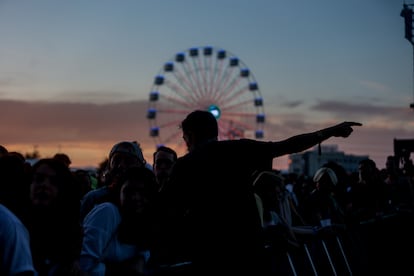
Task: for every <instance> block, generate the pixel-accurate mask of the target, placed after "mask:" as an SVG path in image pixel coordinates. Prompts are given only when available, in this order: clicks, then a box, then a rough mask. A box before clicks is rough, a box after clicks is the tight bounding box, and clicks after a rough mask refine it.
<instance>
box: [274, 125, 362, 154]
mask: <svg viewBox="0 0 414 276" xmlns="http://www.w3.org/2000/svg"><path fill="white" fill-rule="evenodd" d="M354 126H362V124H361V123H357V122H343V123H340V124H337V125H334V126H331V127H328V128H324V129H321V130H318V131H315V132H311V133H304V134H299V135H295V136H292V137H290V138H288V139H286V140H283V141H280V142H279V143H278V149H279V154H278V155H279V156H281V155H285V154H291V153H296V152H301V151H304V150H306V149H309V148H311V147H313V146H315V145H317V144H319V143H321V142H323V141H325V140H327V139H329V138H331V137H343V138H346V137H348V136H349V135H351V133H352V131H353V128H352V127H354Z"/></svg>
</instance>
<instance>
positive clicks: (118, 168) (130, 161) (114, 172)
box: [80, 141, 151, 222]
mask: <svg viewBox="0 0 414 276" xmlns="http://www.w3.org/2000/svg"><path fill="white" fill-rule="evenodd" d="M134 166H136V167H147V168H151V166H148V165H147V162H146V160H145V159H144V155H143V154H142V149H141V147H140V145H139V143H137V142H136V141H122V142H119V143H116V144H115V145H114V146H113V147H112V149H111V151H110V152H109V157H108V165H107V168H106V171H105V173H104V185H103V186H102V187H99V188H97V189H95V190H91V191H89V192H87V193H86V194H85V195H84V196H83V197H82V200H81V209H80V216H81V222H82V221H83V219H84V218H85V216H86V215H87V214H88V213H89V211H90V210H92V208H93V207H94V206H95V205H96V204H97V203H102V202H104V201H106V200H107V197H108V195H109V194H110V190H111V189H114V187H115V186H116V185H118V184H119V179H120V178H121V177H122V176H123V174H124V173H125V171H126V170H127V169H128V168H130V167H134Z"/></svg>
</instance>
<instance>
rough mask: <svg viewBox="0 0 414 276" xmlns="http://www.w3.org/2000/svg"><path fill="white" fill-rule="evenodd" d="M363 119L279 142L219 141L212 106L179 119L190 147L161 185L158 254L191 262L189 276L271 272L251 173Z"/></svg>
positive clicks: (345, 131)
mask: <svg viewBox="0 0 414 276" xmlns="http://www.w3.org/2000/svg"><path fill="white" fill-rule="evenodd" d="M361 125H362V124H360V123H357V122H343V123H340V124H337V125H334V126H332V127H328V128H325V129H322V130H319V131H315V132H311V133H305V134H300V135H296V136H293V137H290V138H288V139H286V140H282V141H276V142H271V141H269V142H264V141H257V140H251V139H239V140H226V141H218V125H217V120H216V118H215V117H214V116H213V115H212V114H211V113H210V112H208V111H202V110H196V111H193V112H191V113H190V114H188V115H187V117H186V118H185V119H184V120H183V121H182V123H181V125H180V127H181V130H182V134H183V139H184V141H185V143H186V145H187V148H188V153H187V154H186V155H184V156H182V157H180V158H179V159H178V160H177V161H176V163H175V165H174V167H173V169H172V172H171V177H170V180H169V182H168V183H167V184H166V186H165V187H164V189H162V191H160V198H159V201H160V202H159V206H158V211H160V210H161V212H160V213H161V214H162V217H161V218H159V219H158V221H161V222H162V223H161V225H158V226H159V227H158V235H159V237H160V238H159V239H158V241H159V244H158V245H159V248H158V249H159V251H158V252H157V250H156V251H155V256H157V253H158V254H160V255H162V258H164V261H166V262H168V261H169V262H184V261H189V262H191V263H192V266H191V267H190V268H189V271H188V274H189V275H201V274H203V275H215V274H221V275H238V274H242V273H243V275H265V273H266V268H265V264H263V263H262V259H264V258H262V256H263V255H262V254H263V252H262V251H263V245H262V240H261V231H262V228H261V223H260V219H259V215H258V211H257V207H256V201H255V197H254V193H253V187H252V174H253V173H254V172H255V171H256V170H263V169H269V166H271V164H272V160H273V158H275V157H278V156H282V155H286V154H291V153H296V152H301V151H303V150H306V149H308V148H310V147H312V146H315V145H317V144H318V143H320V142H322V141H324V140H326V139H328V138H330V137H348V136H349V135H350V134H351V133H352V131H353V129H352V127H354V126H361ZM190 270H191V271H190Z"/></svg>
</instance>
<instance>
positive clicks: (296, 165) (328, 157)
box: [288, 145, 369, 176]
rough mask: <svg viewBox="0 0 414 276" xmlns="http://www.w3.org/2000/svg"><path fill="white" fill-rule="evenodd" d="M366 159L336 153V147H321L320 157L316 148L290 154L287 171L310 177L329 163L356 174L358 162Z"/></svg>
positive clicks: (364, 157) (364, 156)
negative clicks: (334, 163) (336, 164)
mask: <svg viewBox="0 0 414 276" xmlns="http://www.w3.org/2000/svg"><path fill="white" fill-rule="evenodd" d="M366 158H369V156H368V155H351V154H345V153H344V152H343V151H338V145H321V155H319V150H318V147H317V146H316V147H314V148H313V149H312V150H309V151H306V152H303V153H295V154H290V155H289V167H288V171H289V172H290V173H296V174H304V175H307V176H311V175H314V174H315V172H316V171H317V170H318V169H319V168H320V167H321V166H322V165H324V164H326V163H328V162H330V161H331V162H336V163H338V164H340V165H341V166H343V167H344V169H345V170H346V171H347V172H356V171H358V163H359V161H360V160H363V159H366Z"/></svg>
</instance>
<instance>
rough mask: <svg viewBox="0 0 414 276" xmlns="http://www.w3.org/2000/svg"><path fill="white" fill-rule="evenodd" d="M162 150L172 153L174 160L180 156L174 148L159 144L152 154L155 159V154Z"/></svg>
mask: <svg viewBox="0 0 414 276" xmlns="http://www.w3.org/2000/svg"><path fill="white" fill-rule="evenodd" d="M160 151H162V152H166V153H170V154H172V155H173V159H174V161H177V158H178V155H177V152H176V151H175V150H173V149H172V148H170V147H167V146H159V147H157V149H156V150H155V151H154V153H153V154H152V158H153V161H155V156H156V155H157V153H158V152H160Z"/></svg>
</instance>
